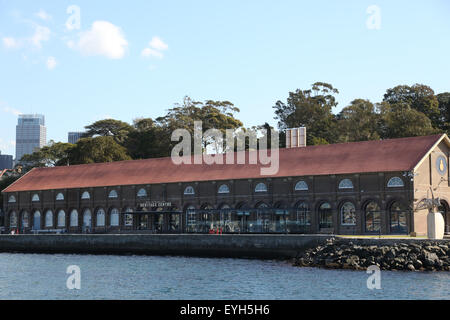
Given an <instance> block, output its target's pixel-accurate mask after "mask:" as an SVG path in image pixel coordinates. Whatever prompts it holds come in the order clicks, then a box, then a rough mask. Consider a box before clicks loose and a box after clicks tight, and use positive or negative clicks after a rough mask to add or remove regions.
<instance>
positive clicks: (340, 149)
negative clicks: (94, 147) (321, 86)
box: [3, 135, 442, 192]
mask: <svg viewBox="0 0 450 320" xmlns="http://www.w3.org/2000/svg"><path fill="white" fill-rule="evenodd" d="M441 137H442V135H432V136H424V137H412V138H400V139H391V140H378V141H363V142H353V143H343V144H331V145H319V146H308V147H304V148H294V149H280V151H279V152H280V156H279V159H280V161H279V171H278V173H277V174H275V175H272V176H262V175H261V172H260V169H261V168H262V167H267V165H261V164H260V163H259V161H258V164H257V165H252V164H248V160H247V161H246V163H247V164H232V165H231V164H223V165H218V164H214V165H207V164H192V165H187V164H182V165H175V164H173V163H172V160H171V158H158V159H145V160H131V161H119V162H111V163H96V164H86V165H74V166H64V167H52V168H35V169H33V170H31V171H30V172H28V173H27V174H26V175H24V176H23V177H22V178H20V179H19V180H17V181H16V182H15V183H13V184H12V185H10V186H9V187H8V188H6V189H5V190H3V192H16V191H32V190H51V189H71V188H85V187H104V186H119V185H140V184H156V183H174V182H191V181H208V180H230V179H250V178H253V179H255V178H267V177H288V176H308V175H328V174H352V173H364V172H366V173H367V172H392V171H409V170H412V169H413V168H414V166H415V165H416V164H417V163H418V162H419V161H420V160H421V159H422V158H423V157H424V156H425V155H426V153H427V152H428V151H429V150H430V149H431V147H432V146H433V145H434V144H435V143H436V142H437V141H438V140H439V139H440V138H441ZM247 154H248V153H247ZM247 159H248V157H247ZM224 162H225V161H224Z"/></svg>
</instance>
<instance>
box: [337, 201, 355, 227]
mask: <svg viewBox="0 0 450 320" xmlns="http://www.w3.org/2000/svg"><path fill="white" fill-rule="evenodd" d="M341 224H342V225H344V226H345V225H347V226H354V225H355V224H356V210H355V205H354V204H353V203H351V202H346V203H344V204H343V205H342V207H341Z"/></svg>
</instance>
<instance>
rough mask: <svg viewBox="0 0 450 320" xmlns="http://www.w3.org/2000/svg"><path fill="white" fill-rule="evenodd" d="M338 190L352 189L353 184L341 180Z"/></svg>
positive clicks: (348, 180) (346, 180) (347, 180)
mask: <svg viewBox="0 0 450 320" xmlns="http://www.w3.org/2000/svg"><path fill="white" fill-rule="evenodd" d="M339 189H353V183H352V181H351V180H350V179H343V180H341V182H339Z"/></svg>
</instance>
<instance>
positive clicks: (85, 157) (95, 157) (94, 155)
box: [69, 136, 131, 164]
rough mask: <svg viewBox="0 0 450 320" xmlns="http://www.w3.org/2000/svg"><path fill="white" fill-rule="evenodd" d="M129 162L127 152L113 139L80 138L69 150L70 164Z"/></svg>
mask: <svg viewBox="0 0 450 320" xmlns="http://www.w3.org/2000/svg"><path fill="white" fill-rule="evenodd" d="M121 160H131V157H130V156H129V155H128V154H127V150H126V149H125V148H124V147H123V146H121V145H120V144H118V143H117V142H116V141H115V140H114V137H111V136H107V137H104V136H100V137H95V138H82V139H80V140H79V141H78V142H77V144H76V146H75V147H74V148H72V149H71V150H70V154H69V161H70V164H85V163H99V162H113V161H121Z"/></svg>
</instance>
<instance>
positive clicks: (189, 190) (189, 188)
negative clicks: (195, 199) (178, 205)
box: [184, 186, 195, 195]
mask: <svg viewBox="0 0 450 320" xmlns="http://www.w3.org/2000/svg"><path fill="white" fill-rule="evenodd" d="M184 194H188V195H189V194H195V191H194V188H193V187H192V186H187V187H186V189H184Z"/></svg>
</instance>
